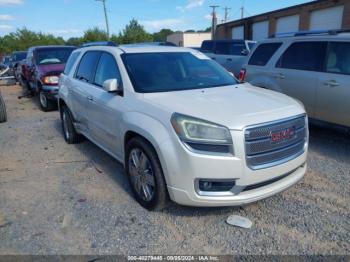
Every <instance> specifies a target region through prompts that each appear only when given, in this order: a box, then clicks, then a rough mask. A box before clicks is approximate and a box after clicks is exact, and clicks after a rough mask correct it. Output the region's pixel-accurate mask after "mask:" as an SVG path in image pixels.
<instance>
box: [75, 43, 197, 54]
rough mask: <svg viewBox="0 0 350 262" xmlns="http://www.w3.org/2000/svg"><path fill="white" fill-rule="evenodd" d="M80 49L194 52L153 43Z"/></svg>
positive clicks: (127, 51) (133, 51)
mask: <svg viewBox="0 0 350 262" xmlns="http://www.w3.org/2000/svg"><path fill="white" fill-rule="evenodd" d="M79 50H83V51H84V50H91V51H93V50H101V51H109V50H114V51H119V52H120V51H122V52H123V53H127V54H132V53H134V54H136V53H159V52H164V53H165V52H169V53H170V52H193V49H190V48H184V47H174V46H152V45H125V46H118V47H115V46H91V47H83V48H80V49H79Z"/></svg>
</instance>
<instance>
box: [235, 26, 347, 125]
mask: <svg viewBox="0 0 350 262" xmlns="http://www.w3.org/2000/svg"><path fill="white" fill-rule="evenodd" d="M247 61H248V62H247V64H246V65H244V66H243V69H242V71H241V73H240V76H239V78H240V80H241V81H243V80H244V81H248V82H250V83H251V84H252V85H255V86H259V87H263V88H267V89H271V90H275V91H278V92H281V93H284V94H287V95H289V96H291V97H294V98H296V99H298V100H300V101H301V102H302V103H303V104H304V106H305V108H306V111H307V114H308V116H309V117H310V118H313V119H316V120H321V121H325V122H329V123H333V124H338V125H342V126H346V127H350V102H349V101H350V88H349V86H350V33H349V32H346V31H344V30H335V31H334V30H333V31H324V32H320V31H318V32H308V33H307V32H303V33H296V34H293V35H286V36H284V37H277V38H271V39H268V40H265V41H262V42H260V43H259V44H258V45H257V46H256V48H255V49H254V50H253V51H252V53H251V54H250V56H249V57H248V60H247Z"/></svg>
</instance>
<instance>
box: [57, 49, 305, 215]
mask: <svg viewBox="0 0 350 262" xmlns="http://www.w3.org/2000/svg"><path fill="white" fill-rule="evenodd" d="M59 87H60V88H59V94H58V97H59V109H60V114H61V119H62V127H63V131H64V132H63V134H64V138H65V140H66V141H67V142H68V143H70V144H73V143H77V142H79V141H80V140H81V138H82V135H83V136H84V137H87V138H88V139H89V140H91V141H92V142H94V143H95V144H96V145H98V146H99V147H101V148H102V149H103V150H105V151H106V152H108V153H109V154H111V155H112V156H113V157H114V158H116V159H117V160H119V161H120V162H122V163H123V164H124V166H125V170H126V175H127V176H128V178H129V181H130V186H131V188H132V191H133V192H134V194H135V198H136V199H137V200H138V202H139V203H140V204H141V205H142V206H144V207H146V208H148V209H160V208H162V207H164V206H165V205H166V203H167V199H168V198H170V199H171V200H173V201H175V202H177V203H179V204H182V205H190V206H231V205H232V206H234V205H243V204H247V203H251V202H254V201H258V200H260V199H263V198H266V197H269V196H272V195H274V194H277V193H279V192H281V191H283V190H286V189H287V188H289V187H291V186H292V185H294V184H295V183H297V182H298V181H299V180H300V179H302V178H303V176H304V174H305V172H306V166H307V164H306V157H307V150H308V128H307V117H306V115H305V110H304V108H303V107H302V106H301V105H300V103H299V102H298V101H295V100H294V99H292V98H290V97H288V96H286V95H283V94H279V93H277V92H272V91H269V90H262V89H261V88H258V87H253V86H251V85H250V84H248V83H245V84H240V83H239V82H238V81H237V79H235V78H234V77H232V75H231V74H229V73H228V72H227V70H225V69H224V68H222V67H221V66H220V65H218V64H217V63H216V62H214V61H212V60H211V59H210V58H208V57H207V56H205V55H204V54H202V53H200V52H198V51H195V50H193V49H186V48H178V47H168V46H147V45H139V46H137V45H134V46H119V47H111V46H95V47H94V46H91V47H86V48H80V49H77V50H75V51H74V52H73V53H72V54H71V56H70V58H69V60H68V62H67V65H66V69H65V70H64V73H63V74H62V75H61V77H60V84H59ZM247 101H250V103H247Z"/></svg>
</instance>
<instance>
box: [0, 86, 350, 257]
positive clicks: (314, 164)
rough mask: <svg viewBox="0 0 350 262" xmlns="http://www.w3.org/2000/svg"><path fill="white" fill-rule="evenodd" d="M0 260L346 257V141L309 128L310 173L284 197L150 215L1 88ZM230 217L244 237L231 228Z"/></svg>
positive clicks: (121, 177) (349, 234) (49, 119)
mask: <svg viewBox="0 0 350 262" xmlns="http://www.w3.org/2000/svg"><path fill="white" fill-rule="evenodd" d="M1 89H2V93H3V95H4V97H5V101H6V103H7V109H8V118H9V121H8V122H7V123H4V124H0V254H2V255H4V254H62V255H63V254H100V255H102V254H129V255H134V254H188V253H191V254H203V253H205V254H212V255H215V254H293V255H298V254H323V255H327V254H342V255H344V254H349V253H350V242H349V241H350V219H349V218H350V212H349V210H350V206H349V199H350V194H349V184H350V179H349V178H350V136H349V135H346V134H344V133H341V132H338V131H335V130H329V129H324V128H316V127H313V128H312V129H311V138H310V142H311V146H310V154H309V159H308V165H309V170H308V173H307V175H306V177H305V179H304V180H303V181H302V182H300V183H299V184H298V185H296V186H294V187H293V188H291V189H289V190H288V191H286V192H284V193H281V194H278V195H276V196H274V197H271V198H269V199H266V200H263V201H260V202H258V203H254V204H251V205H248V206H244V207H239V208H232V207H229V208H190V207H182V206H179V205H176V204H172V205H171V206H170V207H169V208H168V209H166V210H164V211H163V212H148V211H146V210H144V209H143V208H141V207H140V206H139V205H138V204H137V203H136V202H135V201H134V199H133V197H132V195H131V192H130V190H129V186H128V182H127V179H126V176H125V173H124V171H123V168H122V166H121V164H119V163H118V162H117V161H115V160H114V159H113V158H111V157H110V156H109V155H107V154H106V153H104V152H103V151H101V150H100V149H99V148H97V147H96V146H95V145H93V144H92V143H90V142H88V141H86V142H84V143H82V144H80V145H67V144H66V143H65V142H64V140H63V137H62V135H61V127H60V120H59V116H58V113H57V112H50V113H43V112H41V111H40V109H39V106H38V103H37V101H36V100H35V99H33V98H31V99H28V98H24V99H21V100H18V99H17V96H18V95H20V94H21V88H20V87H18V86H8V87H1ZM232 214H237V215H242V216H245V217H247V218H249V219H251V220H252V222H253V227H252V228H251V229H248V230H247V229H240V228H235V227H230V226H228V225H227V224H226V223H225V219H226V218H227V217H228V216H229V215H232Z"/></svg>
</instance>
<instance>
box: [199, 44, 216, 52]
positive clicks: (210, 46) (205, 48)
mask: <svg viewBox="0 0 350 262" xmlns="http://www.w3.org/2000/svg"><path fill="white" fill-rule="evenodd" d="M213 49H214V41H203V43H202V47H201V52H203V53H212V52H213Z"/></svg>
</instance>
